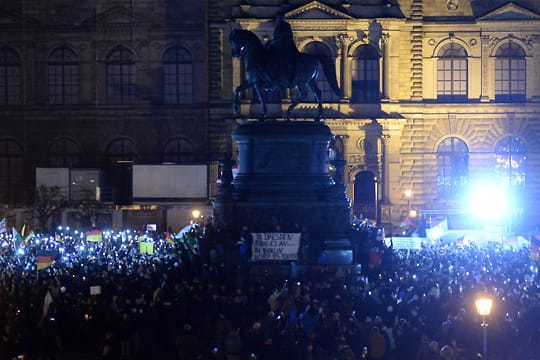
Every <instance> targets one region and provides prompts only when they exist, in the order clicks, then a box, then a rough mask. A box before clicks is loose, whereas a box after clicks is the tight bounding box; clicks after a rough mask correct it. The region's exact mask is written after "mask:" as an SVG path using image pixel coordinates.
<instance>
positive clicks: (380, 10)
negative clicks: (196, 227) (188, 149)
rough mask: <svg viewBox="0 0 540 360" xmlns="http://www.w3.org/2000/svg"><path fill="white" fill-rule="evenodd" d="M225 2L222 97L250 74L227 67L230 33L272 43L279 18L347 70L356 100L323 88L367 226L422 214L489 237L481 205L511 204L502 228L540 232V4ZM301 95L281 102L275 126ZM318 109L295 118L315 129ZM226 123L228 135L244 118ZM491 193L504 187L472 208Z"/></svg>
mask: <svg viewBox="0 0 540 360" xmlns="http://www.w3.org/2000/svg"><path fill="white" fill-rule="evenodd" d="M219 3H220V4H222V6H223V7H224V8H225V9H226V10H223V11H224V12H225V14H226V15H225V16H224V18H221V19H219V18H216V17H214V18H212V17H211V26H210V40H211V41H210V47H211V48H220V49H223V53H222V54H219V55H220V56H219V57H216V58H214V57H212V56H211V57H210V69H211V70H210V74H211V76H210V81H211V86H210V88H211V90H213V91H215V94H216V95H218V93H219V92H221V95H228V94H231V93H232V91H233V90H234V88H235V86H237V85H238V84H239V83H240V82H241V81H242V79H243V76H244V75H243V68H242V64H241V62H240V60H237V59H234V60H232V62H231V59H230V58H229V57H228V49H227V37H228V33H229V32H230V30H231V29H232V28H238V27H239V28H242V29H246V30H251V31H253V32H255V33H256V34H257V35H258V37H259V38H260V40H261V41H262V42H266V41H268V40H269V39H271V38H272V31H273V27H274V22H273V20H274V17H275V16H276V15H277V14H278V13H283V14H285V18H286V19H287V21H288V22H289V23H290V25H291V27H292V29H293V33H294V37H295V43H296V45H297V47H298V49H299V50H300V51H304V52H308V53H322V54H327V55H330V56H331V57H332V58H333V59H334V61H335V66H336V71H337V77H338V80H339V82H340V87H341V89H342V91H343V95H344V96H343V98H342V99H338V98H335V97H332V95H331V93H330V92H329V91H328V90H327V86H326V85H325V83H324V79H323V80H321V81H320V87H321V89H322V92H323V97H324V99H325V100H324V108H325V120H324V121H325V122H326V124H328V126H330V128H331V129H332V132H333V134H334V135H335V141H334V142H333V144H332V149H331V151H330V152H329V154H330V157H331V156H332V155H333V154H340V155H341V156H342V157H343V158H344V159H345V160H346V161H347V166H346V171H345V176H344V178H345V182H346V184H347V187H348V194H349V197H350V198H351V200H352V203H353V209H354V215H356V216H362V217H364V216H367V217H370V218H377V219H378V220H379V221H380V222H382V223H383V224H390V223H393V224H394V225H399V223H401V221H402V220H403V219H404V218H405V217H406V216H407V215H414V214H416V215H417V216H422V217H424V218H425V219H426V220H428V221H435V219H438V218H444V217H446V218H448V220H449V222H450V224H451V226H453V227H455V228H460V227H462V226H477V225H478V224H475V222H476V221H477V220H473V217H472V216H471V215H472V208H475V207H476V208H478V207H480V206H479V205H481V204H478V202H484V201H486V202H487V201H488V200H490V199H489V197H491V200H494V199H495V198H497V197H498V195H501V194H507V195H508V196H507V197H508V200H509V201H508V202H506V203H505V202H503V199H501V200H500V201H499V203H495V204H494V205H493V204H492V205H490V206H495V207H501V209H499V210H501V211H500V213H504V219H502V220H499V221H500V222H503V223H504V224H505V225H510V226H511V227H512V228H513V229H516V228H517V227H520V226H525V225H536V219H537V218H538V215H539V214H540V207H539V206H538V201H537V200H538V198H539V196H540V181H539V175H540V172H539V171H538V168H539V161H540V143H539V142H538V138H539V135H540V133H539V132H540V121H539V120H540V119H539V116H540V2H539V1H513V2H510V1H465V0H408V1H385V0H380V1H377V0H373V1H362V0H356V1H353V0H350V1H336V0H334V1H280V0H272V1H270V0H266V1H265V0H249V1H242V2H238V1H236V2H230V3H229V4H226V5H225V4H223V2H219ZM215 5H216V6H217V2H216V3H215ZM227 11H228V14H227ZM222 15H223V14H221V16H222ZM212 54H215V53H213V52H211V55H212ZM279 95H281V96H279ZM294 96H295V93H294V91H288V92H286V93H283V94H278V96H272V95H270V94H269V96H268V102H269V103H272V104H271V105H270V108H271V109H273V110H271V111H274V116H275V117H278V118H280V117H282V116H283V115H282V114H283V113H284V111H285V110H286V108H287V106H288V105H289V104H290V102H291V98H292V97H294ZM211 98H212V97H211ZM225 98H226V97H225ZM280 98H281V100H280ZM226 103H228V101H226ZM211 107H212V105H211ZM214 108H217V107H214ZM314 109H315V104H314V103H313V102H311V101H310V100H309V99H308V100H307V101H306V102H304V103H302V104H301V106H299V109H298V110H296V111H295V112H294V115H293V116H294V117H295V118H296V119H305V118H310V117H311V118H312V117H313V113H314ZM241 113H242V114H244V115H246V116H245V117H248V118H249V117H251V118H256V117H257V114H260V106H259V104H257V101H254V100H252V94H250V93H245V94H244V97H243V100H242V111H241ZM215 115H217V114H215ZM222 116H224V118H223V120H225V121H223V122H222V124H228V125H222V128H221V129H220V131H221V133H224V132H226V129H227V126H231V127H233V126H234V121H235V120H237V119H233V118H230V117H227V116H226V113H224V114H223V115H222ZM218 117H219V116H218ZM244 120H245V119H244ZM241 121H242V120H241ZM231 124H232V125H231ZM212 130H213V127H212V126H211V127H210V135H211V139H214V142H213V143H214V144H215V143H219V141H217V142H216V141H215V139H216V138H217V137H216V134H217V132H216V131H212ZM212 135H213V136H212ZM240 166H241V164H240ZM478 189H484V190H485V189H492V190H491V194H490V195H488V199H483V200H476V203H474V202H473V203H472V204H471V201H470V199H471V198H474V195H475V194H478V193H479V192H480V191H481V190H478ZM411 210H412V211H413V212H412V213H410V211H411ZM483 211H487V210H486V209H484V210H483ZM428 225H429V224H428Z"/></svg>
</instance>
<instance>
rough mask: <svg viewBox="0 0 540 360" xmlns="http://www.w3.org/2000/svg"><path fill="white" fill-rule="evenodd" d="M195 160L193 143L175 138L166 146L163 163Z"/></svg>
mask: <svg viewBox="0 0 540 360" xmlns="http://www.w3.org/2000/svg"><path fill="white" fill-rule="evenodd" d="M194 158H195V153H194V151H193V145H192V144H191V142H189V141H187V140H185V139H182V138H178V137H177V138H174V139H172V140H169V141H168V142H167V144H165V148H164V150H163V161H164V162H172V163H177V162H182V161H192V160H194Z"/></svg>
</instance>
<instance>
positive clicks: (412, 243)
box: [392, 237, 426, 250]
mask: <svg viewBox="0 0 540 360" xmlns="http://www.w3.org/2000/svg"><path fill="white" fill-rule="evenodd" d="M425 240H426V238H421V237H392V242H393V244H394V250H399V249H406V250H408V249H411V250H422V241H425Z"/></svg>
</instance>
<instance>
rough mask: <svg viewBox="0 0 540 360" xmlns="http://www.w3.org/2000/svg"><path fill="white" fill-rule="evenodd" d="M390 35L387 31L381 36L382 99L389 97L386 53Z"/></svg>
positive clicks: (388, 56)
mask: <svg viewBox="0 0 540 360" xmlns="http://www.w3.org/2000/svg"><path fill="white" fill-rule="evenodd" d="M389 38H390V35H389V34H388V33H384V34H382V37H381V52H382V99H383V100H388V99H389V98H390V97H389V95H388V88H389V87H390V84H389V77H388V73H389V72H390V64H389V62H390V54H389V53H388V52H389V51H388V39H389Z"/></svg>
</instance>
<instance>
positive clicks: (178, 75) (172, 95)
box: [163, 47, 193, 104]
mask: <svg viewBox="0 0 540 360" xmlns="http://www.w3.org/2000/svg"><path fill="white" fill-rule="evenodd" d="M163 102H164V103H165V104H188V103H191V102H193V64H192V59H191V54H190V53H189V52H188V51H187V50H186V49H184V48H182V47H173V48H170V49H168V50H167V51H166V52H165V54H164V55H163Z"/></svg>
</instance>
